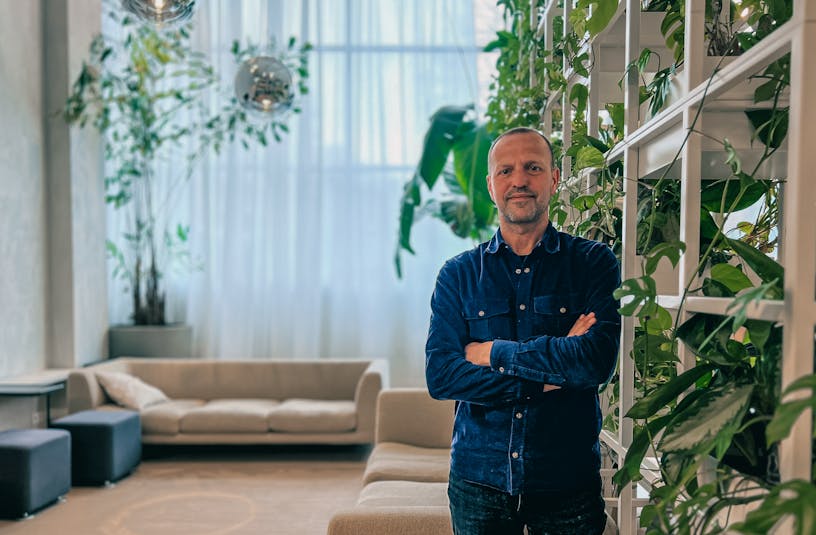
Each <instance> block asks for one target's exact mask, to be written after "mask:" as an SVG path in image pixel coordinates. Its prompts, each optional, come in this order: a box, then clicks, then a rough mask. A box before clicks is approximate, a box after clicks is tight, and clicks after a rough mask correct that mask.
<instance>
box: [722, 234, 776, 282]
mask: <svg viewBox="0 0 816 535" xmlns="http://www.w3.org/2000/svg"><path fill="white" fill-rule="evenodd" d="M725 241H726V242H727V243H728V246H729V247H731V249H733V250H734V252H735V253H737V254H738V255H739V256H740V258H742V259H743V260H745V263H746V264H748V266H749V267H750V268H751V269H752V270H753V271H754V273H756V274H757V275H758V276H759V278H760V279H762V282H764V283H769V282H772V281H775V282H776V284H775V286H776V287H777V288H778V289H779V291H780V292H783V290H784V287H785V282H784V280H785V268H783V267H782V266H781V265H780V264H779V263H777V262H776V261H775V260H774V259H772V258H770V257H769V256H768V255H766V254H765V253H763V252H762V251H759V250H757V249H754V248H753V247H751V246H750V245H748V244H747V243H743V242H741V241H739V240H732V239H730V238H725ZM780 296H781V293H780Z"/></svg>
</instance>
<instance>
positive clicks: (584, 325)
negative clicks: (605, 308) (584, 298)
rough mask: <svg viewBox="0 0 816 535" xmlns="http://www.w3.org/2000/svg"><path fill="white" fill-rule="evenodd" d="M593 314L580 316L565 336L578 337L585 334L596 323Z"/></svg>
mask: <svg viewBox="0 0 816 535" xmlns="http://www.w3.org/2000/svg"><path fill="white" fill-rule="evenodd" d="M596 321H597V320H596V319H595V313H594V312H589V313H588V314H581V315H580V316H578V319H577V320H575V323H574V324H573V325H572V327H571V328H570V330H569V333H567V336H580V335H582V334H585V333H586V332H587V331H588V330H589V328H590V327H592V326H593V325H595V323H596Z"/></svg>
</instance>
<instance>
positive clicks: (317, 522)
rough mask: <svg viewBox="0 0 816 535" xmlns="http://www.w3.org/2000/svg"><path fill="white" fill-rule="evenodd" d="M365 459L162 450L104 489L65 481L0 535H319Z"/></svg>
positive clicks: (330, 453) (354, 451)
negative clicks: (56, 496)
mask: <svg viewBox="0 0 816 535" xmlns="http://www.w3.org/2000/svg"><path fill="white" fill-rule="evenodd" d="M165 451H169V453H164V452H165ZM367 455H368V449H365V448H309V449H307V450H306V451H305V452H304V451H298V450H296V449H295V448H284V449H275V448H264V449H246V448H232V449H230V448H226V449H218V450H208V449H205V450H200V449H199V450H192V451H188V450H176V451H173V450H172V449H170V450H161V453H158V454H155V453H154V454H151V455H149V456H146V458H145V460H144V461H143V462H142V464H141V465H140V467H139V469H138V470H137V471H136V472H135V473H134V474H132V475H131V476H129V477H127V478H125V479H123V480H121V481H120V482H118V483H117V484H116V485H115V486H113V487H111V488H94V487H74V488H72V489H71V491H70V492H69V493H68V494H67V495H66V500H65V502H64V503H58V504H55V505H52V506H50V507H48V508H46V509H44V510H42V511H40V512H39V513H37V514H36V515H35V516H34V517H33V518H30V519H28V520H21V521H16V522H8V521H0V534H2V535H97V534H98V535H227V534H230V535H262V534H263V535H279V534H280V535H283V534H293V535H294V534H298V535H300V534H307V535H308V534H323V533H326V527H327V526H328V523H329V519H330V518H331V516H332V514H333V512H334V511H335V510H337V509H340V508H343V507H349V506H352V505H353V504H354V503H355V501H356V499H357V494H358V493H359V491H360V487H361V477H362V473H363V468H364V465H365V458H366V456H367Z"/></svg>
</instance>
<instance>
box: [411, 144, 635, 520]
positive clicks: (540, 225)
mask: <svg viewBox="0 0 816 535" xmlns="http://www.w3.org/2000/svg"><path fill="white" fill-rule="evenodd" d="M488 173H489V174H488V176H487V187H488V190H489V192H490V197H491V198H492V199H493V202H494V203H495V204H496V208H497V209H498V214H499V230H498V231H497V232H496V234H495V235H494V236H493V238H492V239H491V240H490V241H489V242H486V243H483V244H481V245H479V246H478V247H476V248H475V249H472V250H470V251H466V252H464V253H462V254H460V255H458V256H456V257H454V258H452V259H450V260H448V261H447V262H446V263H445V265H444V266H443V267H442V270H441V271H440V273H439V277H438V279H437V282H436V288H435V290H434V294H433V297H432V299H431V310H432V316H431V324H430V330H429V333H428V342H427V345H426V362H425V365H426V368H425V371H426V379H427V383H428V389H429V391H430V393H431V395H432V396H433V397H435V398H438V399H454V400H456V401H457V403H456V419H455V423H454V431H453V440H452V450H451V470H450V482H449V485H448V496H449V498H450V509H451V518H452V521H453V526H454V532H455V533H456V534H457V535H477V534H497V535H508V534H516V533H517V534H521V533H522V532H523V529H524V528H525V527H526V528H527V533H529V534H530V535H537V534H544V533H546V534H554V533H559V534H560V533H563V534H570V535H576V534H584V533H586V534H597V533H601V532H603V529H604V525H605V521H606V516H605V512H604V502H603V499H602V498H601V489H600V485H601V483H600V450H599V443H598V434H599V433H600V429H601V412H600V408H599V404H598V386H599V385H601V384H603V383H604V382H606V381H607V380H608V379H609V377H610V376H611V374H612V372H613V371H614V369H615V362H616V360H617V354H618V344H619V337H620V315H619V314H618V312H617V309H618V306H619V305H618V303H617V302H616V301H615V299H614V298H613V297H612V292H613V291H614V290H615V288H617V287H618V286H619V284H620V270H619V266H618V261H617V259H616V258H615V255H614V254H613V253H612V251H611V250H610V249H609V248H608V247H607V246H605V245H604V244H601V243H598V242H594V241H590V240H585V239H582V238H577V237H573V236H570V235H568V234H565V233H562V232H559V231H557V230H555V228H554V227H553V226H552V225H551V224H550V221H549V213H548V212H549V203H550V198H551V197H552V195H553V194H555V191H556V187H557V186H558V180H559V170H558V168H557V167H556V166H555V163H554V161H553V154H552V147H551V145H550V142H549V141H548V140H547V138H546V137H545V136H544V135H543V134H541V133H540V132H538V131H537V130H533V129H530V128H514V129H512V130H509V131H507V132H505V133H504V134H502V135H501V136H499V137H498V138H497V139H496V140H495V141H494V142H493V145H492V146H491V148H490V151H489V153H488Z"/></svg>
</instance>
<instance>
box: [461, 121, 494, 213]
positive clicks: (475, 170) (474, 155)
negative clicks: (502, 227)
mask: <svg viewBox="0 0 816 535" xmlns="http://www.w3.org/2000/svg"><path fill="white" fill-rule="evenodd" d="M491 141H492V137H491V136H490V134H488V132H487V127H486V126H485V125H484V124H480V125H478V126H477V125H473V124H470V125H467V126H466V125H465V124H463V125H462V128H460V130H459V132H458V133H457V136H456V140H455V143H454V145H453V167H454V169H455V171H456V178H457V181H458V182H459V183H460V184H462V185H463V189H464V191H465V193H466V194H467V197H468V200H469V202H470V207H471V210H472V212H473V215H474V217H475V222H476V224H477V225H478V226H485V225H487V224H489V223H490V222H491V221H493V218H494V214H495V207H494V205H493V201H492V200H491V199H490V193H489V192H488V190H487V173H488V169H487V153H488V151H489V150H490V143H491Z"/></svg>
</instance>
